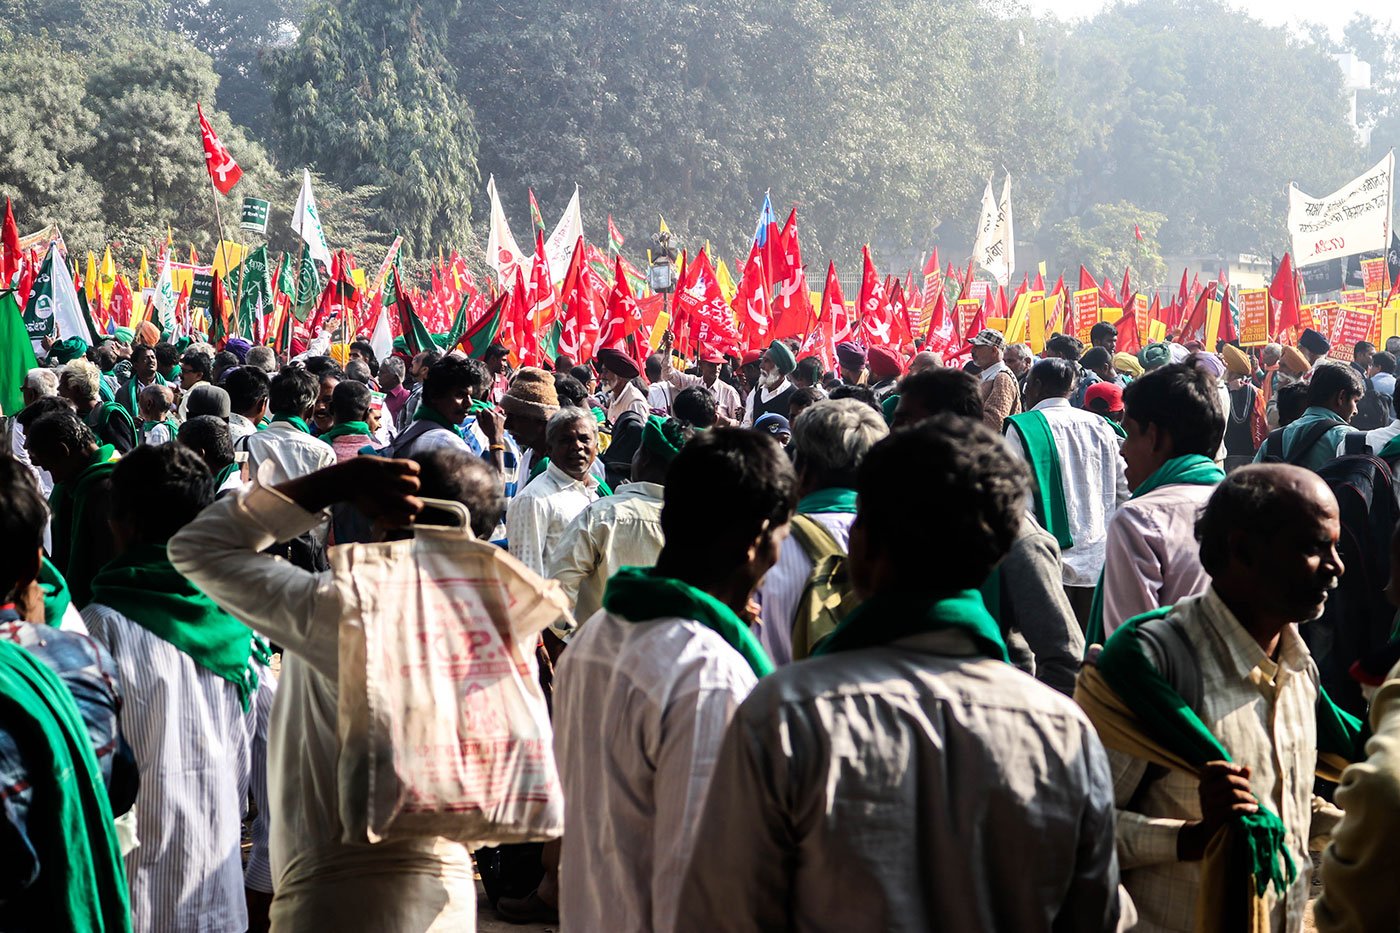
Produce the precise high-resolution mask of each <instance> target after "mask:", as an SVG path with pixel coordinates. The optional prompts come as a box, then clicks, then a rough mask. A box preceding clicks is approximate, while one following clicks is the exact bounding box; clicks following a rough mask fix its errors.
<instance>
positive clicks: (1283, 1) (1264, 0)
mask: <svg viewBox="0 0 1400 933" xmlns="http://www.w3.org/2000/svg"><path fill="white" fill-rule="evenodd" d="M1109 2H1110V0H1030V6H1031V9H1032V10H1033V11H1034V12H1036V13H1053V14H1055V15H1056V16H1058V17H1060V18H1061V19H1080V18H1083V17H1086V16H1093V15H1094V14H1095V13H1097V12H1099V11H1100V10H1102V9H1103V8H1104V7H1106V6H1108V5H1109ZM1146 2H1149V3H1150V2H1151V0H1146ZM1230 2H1231V5H1232V6H1234V7H1237V8H1239V9H1242V10H1244V11H1245V12H1246V13H1248V14H1249V15H1251V16H1253V17H1255V18H1256V19H1261V20H1263V21H1264V22H1266V23H1269V24H1270V25H1274V26H1291V25H1295V24H1298V23H1303V22H1315V23H1321V24H1322V25H1324V26H1326V27H1327V28H1328V30H1329V31H1330V32H1332V33H1333V34H1335V35H1338V36H1340V34H1341V31H1342V27H1343V26H1345V25H1346V23H1347V21H1348V20H1350V19H1351V17H1352V16H1353V14H1356V13H1369V14H1370V15H1371V16H1374V17H1376V18H1377V19H1380V20H1386V19H1391V20H1394V19H1395V18H1396V17H1397V13H1396V12H1395V10H1394V7H1393V5H1392V4H1391V3H1389V2H1386V0H1230Z"/></svg>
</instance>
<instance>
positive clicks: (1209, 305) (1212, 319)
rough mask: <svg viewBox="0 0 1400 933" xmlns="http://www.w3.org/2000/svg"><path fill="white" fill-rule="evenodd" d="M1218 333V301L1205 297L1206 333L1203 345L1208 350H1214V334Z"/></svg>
mask: <svg viewBox="0 0 1400 933" xmlns="http://www.w3.org/2000/svg"><path fill="white" fill-rule="evenodd" d="M1218 333H1220V302H1218V301H1216V300H1215V299H1214V298H1207V299H1206V333H1205V341H1204V343H1205V345H1206V349H1207V350H1209V351H1210V352H1212V353H1214V352H1215V335H1216V334H1218Z"/></svg>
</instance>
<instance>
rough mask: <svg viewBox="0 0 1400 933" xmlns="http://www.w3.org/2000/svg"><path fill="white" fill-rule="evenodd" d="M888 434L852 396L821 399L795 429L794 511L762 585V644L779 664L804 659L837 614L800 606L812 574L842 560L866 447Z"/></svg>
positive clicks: (874, 413) (878, 419)
mask: <svg viewBox="0 0 1400 933" xmlns="http://www.w3.org/2000/svg"><path fill="white" fill-rule="evenodd" d="M888 433H889V428H888V427H886V426H885V422H884V419H883V418H881V417H880V414H879V412H877V411H875V409H873V408H871V407H870V406H869V405H866V404H865V403H864V402H859V401H856V400H855V399H838V400H835V401H825V402H818V403H817V404H815V405H813V406H812V407H811V408H808V409H807V410H806V411H804V412H802V414H800V415H798V416H797V419H796V420H795V421H794V422H793V424H792V444H791V446H790V447H789V448H788V449H789V450H790V451H791V452H792V463H793V467H794V468H796V470H797V495H798V497H799V499H798V502H797V514H796V515H795V516H794V517H793V520H792V526H791V528H792V533H791V534H790V535H789V536H788V538H787V540H786V541H784V542H783V545H782V549H781V551H780V552H779V554H778V561H777V563H775V564H774V565H773V569H772V570H770V571H768V574H767V576H765V577H764V579H763V585H762V586H761V587H760V588H759V591H758V594H759V603H760V605H761V606H762V609H763V612H762V623H761V625H760V626H759V640H760V641H761V642H762V643H763V647H765V648H767V649H768V654H769V655H770V656H771V657H772V658H773V663H774V664H777V665H779V666H781V665H783V664H787V663H789V662H791V661H795V660H800V659H801V658H805V657H806V656H807V654H808V653H809V652H810V650H811V647H812V645H813V644H814V643H815V642H816V641H817V640H818V639H819V638H821V637H822V636H823V635H825V634H827V632H828V631H830V627H829V626H828V625H827V624H825V623H824V622H823V621H822V620H823V619H825V620H827V621H829V622H830V623H831V624H833V625H834V623H835V621H836V620H835V617H834V615H832V614H829V613H824V614H821V615H820V616H819V618H818V619H816V620H813V619H810V618H803V617H802V615H804V614H800V613H799V612H798V609H799V603H800V602H802V597H803V594H804V592H805V591H806V589H807V586H808V582H809V580H810V579H811V577H812V574H813V571H814V570H817V569H819V566H818V565H819V564H822V563H831V561H825V560H824V559H825V558H828V557H843V556H844V555H845V553H846V548H847V541H848V539H849V536H850V531H851V522H852V521H853V520H854V519H855V517H856V515H855V513H856V493H855V478H856V472H857V470H859V468H860V464H861V461H862V460H864V459H865V454H866V452H867V451H869V450H870V448H871V447H873V446H875V444H876V442H878V441H879V440H880V439H881V438H883V437H884V436H885V435H886V434H888Z"/></svg>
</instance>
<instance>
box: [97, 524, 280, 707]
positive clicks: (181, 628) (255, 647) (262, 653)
mask: <svg viewBox="0 0 1400 933" xmlns="http://www.w3.org/2000/svg"><path fill="white" fill-rule="evenodd" d="M92 601H93V602H95V603H101V604H102V605H104V606H110V607H111V608H112V609H115V610H116V611H117V612H120V613H121V614H122V615H124V616H126V617H127V618H128V619H130V620H131V621H132V622H135V623H136V624H137V625H139V626H141V627H142V628H144V629H146V630H148V631H149V632H151V634H153V635H155V636H156V637H158V638H161V639H164V640H165V641H168V642H170V644H172V645H174V646H175V647H176V648H179V649H180V650H181V651H183V652H184V653H185V654H187V655H189V656H190V657H191V658H193V659H194V662H195V663H196V664H198V665H199V666H200V667H202V668H204V669H205V670H207V671H209V672H210V673H213V674H216V675H218V676H219V677H222V678H223V679H224V680H227V681H229V682H230V683H232V684H233V685H234V686H236V687H237V688H238V698H239V700H241V701H242V703H243V709H244V710H247V709H248V703H249V700H250V698H251V697H252V695H253V691H254V690H256V689H257V686H258V674H257V670H256V669H255V668H254V666H253V663H252V658H254V657H256V658H257V659H258V660H259V661H262V662H263V663H264V664H266V663H268V662H270V661H271V660H272V655H271V652H269V651H268V648H267V644H266V643H265V642H264V641H263V640H262V639H261V638H259V637H258V636H256V635H254V634H253V630H252V629H250V628H248V626H246V625H244V624H243V623H242V622H239V621H238V620H237V619H235V618H234V617H233V616H231V615H229V614H228V613H227V612H225V611H224V610H222V609H220V608H219V607H218V606H216V605H214V602H213V600H211V599H210V598H209V597H208V596H205V595H204V594H203V593H201V592H200V591H199V590H198V589H196V588H195V585H194V584H193V583H191V582H190V581H188V580H186V579H185V578H184V577H183V576H181V574H180V572H179V571H178V570H176V569H175V568H174V566H173V565H171V563H170V558H169V557H167V556H166V552H165V545H164V544H138V545H135V546H133V547H131V548H130V549H128V550H127V551H126V552H125V553H123V554H120V555H118V556H117V557H116V558H115V559H113V560H112V562H111V563H109V564H108V565H107V566H105V567H103V568H102V570H101V571H100V572H99V573H98V574H97V576H96V577H94V578H93V580H92Z"/></svg>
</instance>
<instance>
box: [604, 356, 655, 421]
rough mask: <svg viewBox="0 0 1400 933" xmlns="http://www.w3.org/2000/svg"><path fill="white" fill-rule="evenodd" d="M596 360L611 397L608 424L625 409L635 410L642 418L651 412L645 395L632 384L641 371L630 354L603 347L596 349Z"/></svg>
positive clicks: (620, 415)
mask: <svg viewBox="0 0 1400 933" xmlns="http://www.w3.org/2000/svg"><path fill="white" fill-rule="evenodd" d="M598 362H599V363H600V364H602V367H603V371H602V377H603V382H604V384H605V385H606V386H607V388H608V392H609V393H610V394H611V397H612V401H610V402H609V403H608V423H609V424H616V423H617V419H618V418H621V417H622V413H623V412H626V411H635V412H636V413H637V414H639V415H641V416H642V417H643V418H645V417H646V416H647V415H649V414H651V408H650V406H648V405H647V399H646V396H645V395H643V394H642V390H641V389H639V388H637V387H636V385H634V384H633V382H634V380H635V379H636V378H637V377H638V376H640V375H641V374H642V371H641V370H640V369H638V368H637V364H636V363H635V362H634V361H633V360H632V358H631V357H630V356H628V355H627V354H626V353H623V352H622V351H621V350H613V349H603V350H599V351H598Z"/></svg>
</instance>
